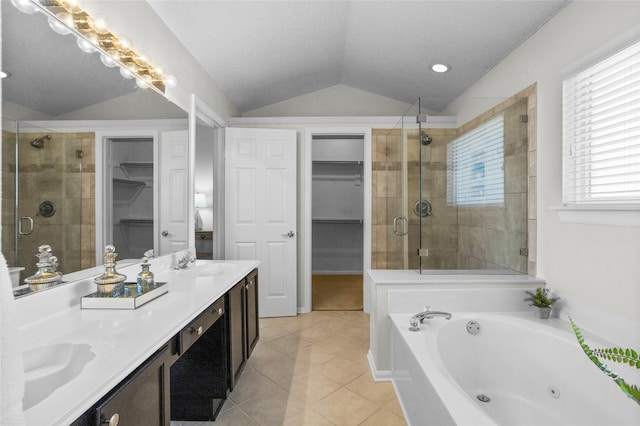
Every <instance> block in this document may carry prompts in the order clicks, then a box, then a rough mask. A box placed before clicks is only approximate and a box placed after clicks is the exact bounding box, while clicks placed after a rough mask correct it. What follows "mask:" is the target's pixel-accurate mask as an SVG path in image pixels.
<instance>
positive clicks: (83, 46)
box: [76, 37, 97, 53]
mask: <svg viewBox="0 0 640 426" xmlns="http://www.w3.org/2000/svg"><path fill="white" fill-rule="evenodd" d="M76 42H77V43H78V47H79V48H80V50H82V51H83V52H85V53H93V52H96V51H97V49H96V48H95V46H94V45H93V44H92V43H91V41H90V40H87V39H85V38H81V37H78V38H77V39H76Z"/></svg>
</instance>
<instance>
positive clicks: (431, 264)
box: [372, 94, 533, 273]
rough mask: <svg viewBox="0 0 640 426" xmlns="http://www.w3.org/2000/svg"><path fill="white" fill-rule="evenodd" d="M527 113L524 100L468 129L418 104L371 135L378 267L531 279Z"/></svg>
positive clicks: (505, 102) (504, 104)
mask: <svg viewBox="0 0 640 426" xmlns="http://www.w3.org/2000/svg"><path fill="white" fill-rule="evenodd" d="M529 115H531V114H530V113H529V107H528V98H527V96H522V95H521V94H520V95H517V96H514V97H512V98H509V99H501V100H496V102H495V105H494V106H493V107H492V108H490V109H489V110H487V111H486V112H485V113H483V114H481V115H480V116H478V117H476V118H474V119H473V120H471V121H469V122H468V123H457V122H456V121H455V120H453V119H450V120H446V119H444V117H435V116H431V115H429V114H426V112H425V110H424V108H423V107H422V106H421V100H420V99H418V101H416V103H415V104H414V105H413V106H412V107H411V109H410V110H409V111H407V113H406V114H405V115H404V116H403V117H401V118H400V119H399V121H398V124H397V125H396V126H395V127H394V128H393V129H374V130H373V137H372V141H373V144H374V146H373V149H372V152H373V163H372V169H373V170H372V176H373V178H372V181H373V188H372V194H373V200H372V212H373V214H372V219H373V229H372V268H373V269H413V270H418V271H419V272H420V273H429V271H432V270H494V271H495V270H504V271H514V272H519V273H527V272H528V270H529V269H530V268H531V262H529V260H528V247H529V245H528V244H529V242H528V225H529V222H530V221H529V215H528V210H529V208H530V206H531V203H530V200H529V196H528V185H529V176H528V170H529V167H528V159H529V152H530V147H529V138H528V136H527V132H528V128H529V126H531V125H532V123H531V122H530V120H529ZM531 118H533V117H531ZM529 272H531V271H530V270H529Z"/></svg>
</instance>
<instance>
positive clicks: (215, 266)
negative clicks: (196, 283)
mask: <svg viewBox="0 0 640 426" xmlns="http://www.w3.org/2000/svg"><path fill="white" fill-rule="evenodd" d="M235 266H236V265H234V264H233V263H225V262H205V261H202V262H200V261H197V262H196V273H197V274H198V276H199V277H207V276H210V275H216V274H220V273H222V272H224V271H225V270H227V269H229V268H235Z"/></svg>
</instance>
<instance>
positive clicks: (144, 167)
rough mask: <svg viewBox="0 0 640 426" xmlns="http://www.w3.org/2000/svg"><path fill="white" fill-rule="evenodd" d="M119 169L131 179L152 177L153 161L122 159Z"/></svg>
mask: <svg viewBox="0 0 640 426" xmlns="http://www.w3.org/2000/svg"><path fill="white" fill-rule="evenodd" d="M120 169H122V172H123V173H124V174H125V175H127V177H129V178H132V179H153V161H122V162H120Z"/></svg>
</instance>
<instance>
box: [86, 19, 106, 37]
mask: <svg viewBox="0 0 640 426" xmlns="http://www.w3.org/2000/svg"><path fill="white" fill-rule="evenodd" d="M90 25H91V28H92V29H93V31H95V32H97V33H98V34H107V33H108V32H109V30H108V29H107V22H106V21H105V20H104V18H103V17H102V16H93V17H92V18H91V23H90Z"/></svg>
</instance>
